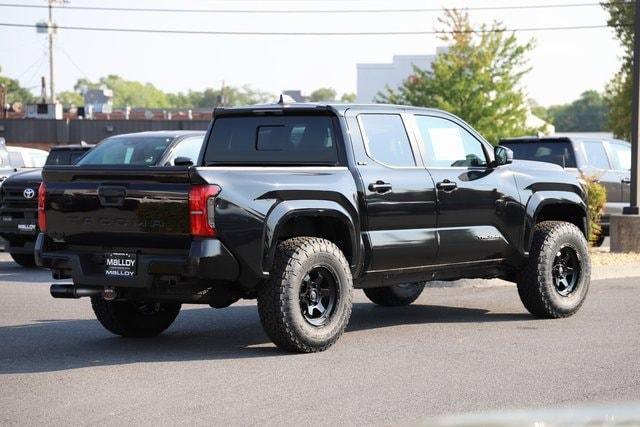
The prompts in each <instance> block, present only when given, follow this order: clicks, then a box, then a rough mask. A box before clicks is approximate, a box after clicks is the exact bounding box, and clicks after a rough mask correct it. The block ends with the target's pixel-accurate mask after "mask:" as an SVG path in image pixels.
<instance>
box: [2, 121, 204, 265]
mask: <svg viewBox="0 0 640 427" xmlns="http://www.w3.org/2000/svg"><path fill="white" fill-rule="evenodd" d="M203 138H204V132H202V131H166V132H165V131H160V132H142V133H135V134H126V135H118V136H113V137H110V138H107V139H105V140H104V141H102V142H100V143H99V144H98V145H97V146H96V148H95V150H92V151H89V150H90V149H91V148H93V147H94V146H93V145H86V144H85V145H62V146H57V147H53V148H52V149H51V152H50V153H49V156H48V157H47V159H46V164H47V165H54V166H55V165H58V166H63V165H74V164H76V162H77V161H78V160H83V159H84V158H85V157H88V159H87V160H88V161H89V162H90V163H97V164H101V165H107V164H110V165H123V164H135V165H140V164H146V165H149V166H172V165H173V164H174V163H175V160H176V159H180V158H181V160H182V161H183V162H187V163H188V161H191V162H195V161H196V160H197V158H198V154H199V153H200V148H201V147H202V141H203ZM87 152H89V154H90V155H91V157H89V154H87ZM85 155H86V156H85ZM41 182H42V169H36V170H29V171H24V172H18V173H15V174H13V175H11V176H10V177H9V178H7V179H6V181H5V182H4V184H3V185H2V187H0V237H2V238H4V239H5V240H7V242H8V244H7V245H6V248H5V251H7V252H9V253H10V254H11V257H12V258H13V260H14V261H15V262H17V263H18V264H20V265H22V266H25V267H33V266H34V265H35V262H34V258H33V248H34V243H35V240H36V237H37V235H38V232H39V229H38V188H39V187H40V183H41Z"/></svg>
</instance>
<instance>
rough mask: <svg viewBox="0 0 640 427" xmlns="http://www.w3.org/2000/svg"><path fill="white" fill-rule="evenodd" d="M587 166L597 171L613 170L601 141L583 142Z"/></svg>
mask: <svg viewBox="0 0 640 427" xmlns="http://www.w3.org/2000/svg"><path fill="white" fill-rule="evenodd" d="M582 147H583V148H584V154H585V160H586V161H587V165H588V166H591V167H593V168H597V169H611V166H610V165H609V158H608V157H607V152H606V150H605V149H604V144H602V142H601V141H582Z"/></svg>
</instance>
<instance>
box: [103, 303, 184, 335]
mask: <svg viewBox="0 0 640 427" xmlns="http://www.w3.org/2000/svg"><path fill="white" fill-rule="evenodd" d="M149 305H152V306H153V310H146V312H145V310H141V309H140V308H139V307H138V305H137V304H136V303H134V302H131V301H106V300H104V299H103V298H102V297H91V307H92V308H93V312H94V313H95V314H96V318H97V319H98V321H99V322H100V323H101V324H102V326H104V328H105V329H106V330H108V331H109V332H112V333H114V334H116V335H121V336H123V337H130V338H145V337H153V336H156V335H158V334H160V333H162V332H163V331H164V330H165V329H167V328H168V327H169V326H171V324H172V323H173V321H174V320H175V319H176V317H177V316H178V313H179V312H180V304H174V303H149Z"/></svg>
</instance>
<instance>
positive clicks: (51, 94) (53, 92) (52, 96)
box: [47, 0, 56, 104]
mask: <svg viewBox="0 0 640 427" xmlns="http://www.w3.org/2000/svg"><path fill="white" fill-rule="evenodd" d="M48 2H49V21H48V22H47V24H48V25H47V27H48V29H49V31H48V33H49V99H50V101H49V102H50V103H51V104H55V102H56V90H55V80H54V79H53V30H54V27H53V25H54V24H53V2H54V0H48Z"/></svg>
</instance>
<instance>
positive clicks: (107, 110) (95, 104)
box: [84, 88, 113, 118]
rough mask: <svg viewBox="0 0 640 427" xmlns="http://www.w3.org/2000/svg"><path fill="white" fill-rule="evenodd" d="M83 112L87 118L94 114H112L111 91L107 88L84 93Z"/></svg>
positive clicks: (89, 90)
mask: <svg viewBox="0 0 640 427" xmlns="http://www.w3.org/2000/svg"><path fill="white" fill-rule="evenodd" d="M84 112H85V114H86V116H87V118H91V117H92V116H93V115H94V114H96V113H101V114H111V113H112V112H113V91H112V90H111V89H107V88H101V89H88V90H87V91H85V93H84Z"/></svg>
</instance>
